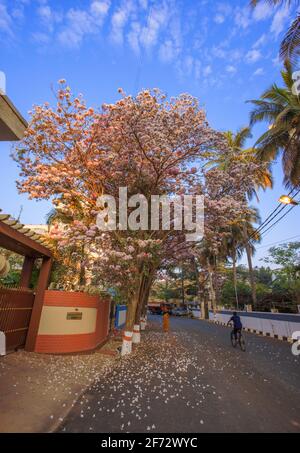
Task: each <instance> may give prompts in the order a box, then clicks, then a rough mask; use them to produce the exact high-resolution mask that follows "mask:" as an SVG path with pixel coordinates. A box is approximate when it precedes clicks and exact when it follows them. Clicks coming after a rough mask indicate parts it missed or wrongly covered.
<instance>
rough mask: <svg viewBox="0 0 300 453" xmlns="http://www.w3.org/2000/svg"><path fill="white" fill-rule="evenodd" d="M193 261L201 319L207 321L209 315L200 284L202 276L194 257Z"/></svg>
mask: <svg viewBox="0 0 300 453" xmlns="http://www.w3.org/2000/svg"><path fill="white" fill-rule="evenodd" d="M192 261H193V264H194V269H195V276H196V282H197V299H198V304H199V307H200V311H201V318H202V319H206V318H208V315H207V313H208V310H207V306H205V305H206V304H205V300H204V291H203V289H202V286H201V283H200V275H199V270H198V266H197V262H196V258H195V257H194V258H193V259H192Z"/></svg>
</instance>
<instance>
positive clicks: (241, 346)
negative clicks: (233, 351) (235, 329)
mask: <svg viewBox="0 0 300 453" xmlns="http://www.w3.org/2000/svg"><path fill="white" fill-rule="evenodd" d="M239 345H240V348H241V350H242V351H243V352H245V351H246V342H245V339H244V337H243V335H242V334H240V337H239Z"/></svg>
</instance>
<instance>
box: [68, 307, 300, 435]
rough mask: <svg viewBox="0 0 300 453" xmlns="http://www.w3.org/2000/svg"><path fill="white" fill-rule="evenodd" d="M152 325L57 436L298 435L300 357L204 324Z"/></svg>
mask: <svg viewBox="0 0 300 453" xmlns="http://www.w3.org/2000/svg"><path fill="white" fill-rule="evenodd" d="M170 325H171V331H170V333H168V334H163V333H162V331H161V317H160V316H157V317H155V316H154V317H150V322H149V327H148V328H147V331H146V333H144V334H143V335H142V343H141V344H140V345H139V346H138V347H136V349H135V351H134V353H133V354H132V355H131V356H128V357H126V358H125V359H120V360H119V361H117V362H116V363H114V364H113V366H112V367H111V368H108V369H107V370H105V372H104V374H103V375H101V376H100V377H98V378H97V380H96V381H95V382H94V383H93V384H92V385H91V386H90V387H89V389H88V390H87V391H86V392H85V393H84V394H83V395H82V396H81V397H80V399H79V400H78V401H77V403H76V404H75V405H74V407H73V409H72V410H71V412H70V413H69V415H68V416H67V417H66V419H65V420H64V422H63V423H62V424H61V425H60V427H59V431H60V432H98V433H108V432H109V433H117V432H124V433H136V432H149V433H163V432H167V433H168V432H169V433H170V432H173V433H176V432H183V433H189V432H191V433H192V432H194V433H196V432H300V356H298V357H295V356H293V355H292V353H291V345H290V344H288V343H286V342H281V341H278V340H274V339H271V338H265V337H260V336H257V335H254V334H249V333H244V336H245V339H246V345H247V351H246V352H242V351H241V350H240V349H238V348H237V349H233V348H232V346H231V344H230V338H229V336H230V329H229V328H225V327H221V326H217V325H214V324H212V323H208V322H206V321H199V320H192V319H185V318H174V317H172V318H171V323H170Z"/></svg>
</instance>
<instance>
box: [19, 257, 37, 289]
mask: <svg viewBox="0 0 300 453" xmlns="http://www.w3.org/2000/svg"><path fill="white" fill-rule="evenodd" d="M33 265H34V258H32V257H30V256H25V257H24V261H23V267H22V273H21V280H20V288H29V285H30V280H31V275H32V269H33Z"/></svg>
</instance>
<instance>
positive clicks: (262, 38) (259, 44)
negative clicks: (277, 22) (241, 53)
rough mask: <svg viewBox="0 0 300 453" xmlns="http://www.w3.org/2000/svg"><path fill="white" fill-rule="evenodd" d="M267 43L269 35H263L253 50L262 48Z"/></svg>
mask: <svg viewBox="0 0 300 453" xmlns="http://www.w3.org/2000/svg"><path fill="white" fill-rule="evenodd" d="M266 41H267V35H266V34H265V33H264V34H263V35H261V37H260V38H258V40H257V41H256V42H255V43H254V44H253V46H252V47H253V49H257V48H258V47H261V46H263V45H264V44H265V42H266Z"/></svg>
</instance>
